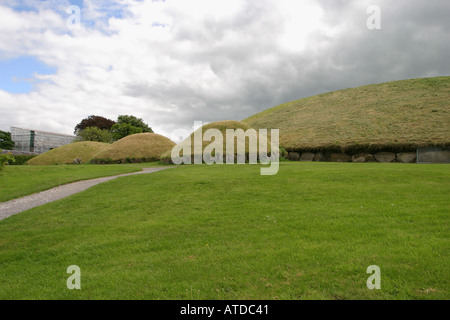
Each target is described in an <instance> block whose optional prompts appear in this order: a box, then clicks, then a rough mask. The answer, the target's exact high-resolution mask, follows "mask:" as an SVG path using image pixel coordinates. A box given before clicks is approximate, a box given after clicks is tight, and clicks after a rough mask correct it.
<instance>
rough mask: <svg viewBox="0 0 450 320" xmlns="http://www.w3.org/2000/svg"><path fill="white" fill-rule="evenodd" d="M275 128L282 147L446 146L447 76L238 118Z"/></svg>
mask: <svg viewBox="0 0 450 320" xmlns="http://www.w3.org/2000/svg"><path fill="white" fill-rule="evenodd" d="M243 122H245V123H248V124H249V125H250V126H252V127H253V128H266V129H279V130H280V145H282V146H283V147H285V148H286V149H288V150H325V149H340V150H349V149H352V148H355V149H366V150H381V149H385V150H386V149H394V150H404V149H408V148H409V149H413V148H416V147H427V146H448V145H450V125H449V124H450V77H436V78H423V79H413V80H403V81H394V82H388V83H382V84H374V85H368V86H363V87H359V88H354V89H346V90H340V91H336V92H330V93H325V94H321V95H317V96H313V97H309V98H304V99H300V100H297V101H293V102H289V103H285V104H282V105H280V106H277V107H275V108H272V109H268V110H265V111H263V112H261V113H258V114H256V115H253V116H251V117H250V118H247V119H245V120H243Z"/></svg>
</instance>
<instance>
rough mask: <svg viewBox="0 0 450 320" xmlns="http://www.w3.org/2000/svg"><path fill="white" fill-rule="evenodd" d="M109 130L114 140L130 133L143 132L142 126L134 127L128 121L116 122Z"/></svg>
mask: <svg viewBox="0 0 450 320" xmlns="http://www.w3.org/2000/svg"><path fill="white" fill-rule="evenodd" d="M111 130H112V135H113V139H114V141H117V140H120V139H122V138H125V137H126V136H129V135H132V134H136V133H143V130H142V128H138V127H134V126H132V125H130V124H129V123H122V124H118V123H116V124H115V125H114V126H113V127H112V128H111Z"/></svg>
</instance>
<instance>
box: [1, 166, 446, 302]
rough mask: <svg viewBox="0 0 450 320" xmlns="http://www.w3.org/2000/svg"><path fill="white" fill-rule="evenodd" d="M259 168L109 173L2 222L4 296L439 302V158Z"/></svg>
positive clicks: (442, 174)
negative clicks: (74, 284)
mask: <svg viewBox="0 0 450 320" xmlns="http://www.w3.org/2000/svg"><path fill="white" fill-rule="evenodd" d="M259 169H260V166H249V165H245V166H244V165H243V166H225V165H222V166H219V165H216V166H205V165H204V166H181V167H179V168H177V170H167V171H161V172H157V173H153V174H151V175H142V176H132V177H124V178H119V179H116V180H113V181H110V182H107V183H104V184H101V185H98V186H95V187H93V188H91V189H89V190H86V191H84V192H82V193H79V194H76V195H73V196H71V197H69V198H66V199H63V200H60V201H57V202H54V203H51V204H48V205H45V206H43V207H40V208H35V209H32V210H29V211H27V212H23V213H21V214H18V215H16V216H13V217H10V218H8V219H5V220H4V221H1V222H0V299H290V300H291V299H295V300H297V299H448V298H449V289H448V287H449V276H448V275H449V267H448V258H449V256H448V255H449V250H448V249H449V239H448V234H449V233H448V231H449V230H448V225H449V224H448V212H449V209H450V208H449V204H448V194H449V191H450V185H449V182H448V181H450V180H449V175H450V167H449V166H448V165H414V164H412V165H408V164H351V163H349V164H335V163H311V164H310V163H282V164H281V167H280V171H279V173H278V175H276V176H261V175H260V174H259ZM70 265H78V266H79V267H80V269H81V290H69V289H67V286H66V281H67V279H68V277H69V276H70V275H69V274H67V273H66V270H67V267H68V266H70ZM370 265H378V266H379V267H380V269H381V290H369V289H368V288H367V286H366V280H367V278H368V277H369V276H370V274H367V273H366V269H367V267H368V266H370Z"/></svg>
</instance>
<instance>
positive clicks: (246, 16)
mask: <svg viewBox="0 0 450 320" xmlns="http://www.w3.org/2000/svg"><path fill="white" fill-rule="evenodd" d="M33 3H34V5H36V1H35V2H33ZM45 3H46V4H40V5H39V6H38V5H36V11H30V12H28V11H14V10H12V9H10V8H8V7H6V6H5V5H3V6H2V5H0V48H1V49H0V58H1V57H4V58H5V57H17V56H20V55H31V56H35V57H36V58H37V59H39V60H41V61H43V62H45V63H46V64H48V65H50V66H52V67H55V68H56V69H57V72H56V73H55V74H54V75H50V76H39V75H38V76H37V77H38V78H45V79H46V80H49V81H45V82H41V83H39V84H38V85H37V87H36V90H35V91H33V92H31V93H29V94H21V95H17V94H11V93H7V92H4V91H1V90H0V110H1V113H2V117H1V118H0V129H3V130H8V129H9V126H11V125H13V126H24V127H31V128H35V129H44V130H54V131H60V132H64V133H72V131H73V128H74V127H75V125H76V124H77V123H78V122H79V121H80V120H81V119H82V118H84V117H86V116H88V115H91V114H95V115H101V116H105V117H109V118H111V119H115V118H116V117H117V116H118V115H120V114H133V115H135V116H138V117H142V118H143V119H144V120H145V121H146V122H148V123H149V125H150V126H151V127H152V128H153V129H154V130H155V131H157V132H158V133H161V134H164V135H167V136H169V137H170V138H172V139H174V140H177V139H178V133H177V132H176V130H177V129H178V131H179V130H182V129H185V130H192V128H191V127H192V124H193V121H194V120H203V121H204V122H209V121H214V120H228V119H229V120H241V119H243V118H245V117H247V116H250V115H251V114H253V113H255V112H257V111H260V110H263V109H266V108H269V107H272V106H274V105H276V104H279V103H282V102H286V101H290V100H293V99H298V98H301V97H302V96H306V95H312V94H316V93H319V92H323V91H326V90H329V89H339V88H343V87H344V86H345V85H346V84H357V85H360V84H366V83H365V82H367V81H370V80H374V79H380V80H385V78H383V77H384V76H385V75H384V74H382V73H383V68H384V70H387V69H390V68H389V61H390V60H387V63H385V65H383V64H382V62H379V64H378V65H374V66H373V70H375V72H376V74H375V75H373V76H370V75H368V74H364V75H361V72H360V70H358V68H361V67H362V62H361V61H363V58H365V57H362V56H360V54H359V50H360V46H362V47H363V48H364V43H365V42H364V41H366V40H364V39H363V38H362V36H365V37H373V36H374V35H375V34H374V33H372V34H370V33H367V30H366V28H365V19H366V12H365V10H362V9H364V8H362V7H361V6H362V5H361V4H360V2H359V4H358V2H355V1H346V2H342V1H333V2H330V1H328V0H322V1H307V0H305V1H300V0H279V1H270V0H259V1H250V0H226V1H223V0H190V1H187V0H167V1H165V2H164V1H134V0H116V1H106V0H101V1H100V0H88V1H86V0H85V1H84V7H83V9H82V11H81V21H82V23H83V24H82V26H81V28H79V29H76V30H68V29H67V27H66V19H67V18H68V16H67V14H66V13H65V8H66V7H65V6H68V5H69V4H70V3H69V2H68V1H62V0H61V1H58V2H54V3H53V7H50V5H49V4H48V3H49V2H45ZM55 3H56V6H55ZM416 7H417V8H420V5H416ZM361 8H362V9H361ZM52 9H53V10H52ZM384 9H385V10H387V9H388V8H387V7H384ZM397 11H398V10H397ZM119 13H120V14H119ZM339 15H340V16H339ZM393 15H394V16H395V14H393ZM340 17H341V18H342V19H340ZM399 23H400V22H399ZM384 32H386V33H387V32H388V30H386V31H384ZM423 32H424V31H423V30H422V33H423ZM386 33H385V35H386ZM375 36H376V35H375ZM395 36H396V35H395ZM395 36H391V35H388V36H386V38H382V37H381V36H379V37H378V38H377V41H379V42H380V43H383V41H385V42H384V45H385V46H391V47H393V48H395V46H396V45H397V44H396V43H395V42H396V41H395V40H394V38H395ZM399 37H401V35H400V33H399ZM370 41H372V40H370V39H368V40H367V43H370ZM345 46H347V47H345ZM397 49H398V48H397ZM386 50H387V49H386ZM442 54H444V53H442ZM355 61H358V63H359V64H356V62H355ZM353 62H355V65H354V66H351V67H349V63H353ZM380 65H383V66H384V67H383V68H380ZM377 68H378V69H379V70H377ZM400 70H405V68H401V69H400ZM441 70H445V68H444V69H442V68H441ZM446 70H448V68H447V69H446ZM426 72H430V71H429V70H426ZM423 73H425V71H421V74H423ZM403 75H404V74H402V73H401V72H399V73H396V74H394V75H391V76H397V77H402V76H403ZM358 77H360V81H359V82H358V81H357V80H358ZM361 79H363V80H361ZM387 80H395V79H387Z"/></svg>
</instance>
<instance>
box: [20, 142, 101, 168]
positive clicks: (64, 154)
mask: <svg viewBox="0 0 450 320" xmlns="http://www.w3.org/2000/svg"><path fill="white" fill-rule="evenodd" d="M108 146H109V144H107V143H102V142H94V141H82V142H73V143H70V144H67V145H64V146H61V147H59V148H55V149H53V150H50V151H47V152H45V153H43V154H40V155H39V156H37V157H34V158H33V159H30V160H29V161H28V164H30V165H52V164H72V163H73V161H74V160H75V159H81V162H88V161H89V160H90V159H91V158H92V156H94V155H95V154H96V153H98V152H100V151H102V150H104V149H105V148H107V147H108Z"/></svg>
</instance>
